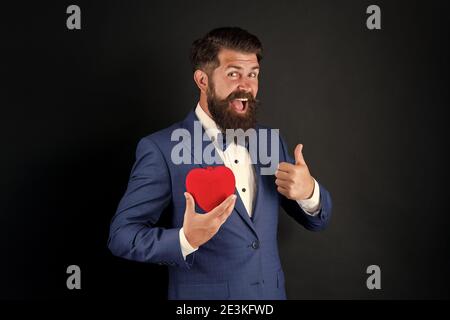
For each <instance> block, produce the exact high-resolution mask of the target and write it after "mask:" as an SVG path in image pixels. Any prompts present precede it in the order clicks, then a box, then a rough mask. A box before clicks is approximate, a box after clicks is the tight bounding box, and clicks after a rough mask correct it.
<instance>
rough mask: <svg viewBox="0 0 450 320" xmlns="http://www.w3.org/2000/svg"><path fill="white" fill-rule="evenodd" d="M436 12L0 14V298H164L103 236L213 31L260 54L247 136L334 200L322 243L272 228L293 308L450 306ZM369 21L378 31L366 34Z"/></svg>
mask: <svg viewBox="0 0 450 320" xmlns="http://www.w3.org/2000/svg"><path fill="white" fill-rule="evenodd" d="M444 3H445V1H441V2H438V1H435V2H430V1H420V2H413V1H395V2H394V1H376V2H372V1H331V0H330V1H317V0H316V1H313V0H310V1H179V2H175V1H164V2H162V1H159V2H153V1H95V3H94V2H93V1H76V2H67V1H54V2H53V3H52V2H49V1H45V2H44V1H39V2H38V3H37V2H34V3H30V4H25V3H24V2H20V3H19V4H17V5H16V6H14V5H12V4H8V5H6V4H2V8H1V13H2V14H1V24H2V27H1V42H0V43H1V51H2V53H1V54H2V56H1V74H2V85H1V92H2V93H1V111H2V116H1V122H0V123H1V130H2V132H1V164H0V170H1V171H0V172H1V179H0V181H1V182H0V186H1V190H0V192H1V193H0V194H1V202H0V298H3V299H17V298H27V299H46V298H58V299H83V298H90V299H99V298H117V299H122V298H130V299H146V300H148V301H150V300H152V299H164V298H165V295H166V281H167V278H166V277H167V273H166V270H165V267H161V266H157V265H151V264H140V263H135V262H130V261H125V260H121V259H119V258H116V257H113V256H112V255H111V254H110V252H109V251H108V249H107V247H106V242H107V238H108V229H109V222H110V220H111V218H112V216H113V214H114V213H115V210H116V207H117V204H118V202H119V200H120V198H121V196H122V195H123V193H124V192H125V188H126V184H127V181H128V175H129V173H130V170H131V166H132V164H133V162H134V152H135V148H136V145H137V142H138V141H139V139H140V138H141V137H143V136H145V135H147V134H149V133H152V132H154V131H156V130H159V129H162V128H164V127H167V126H169V125H170V124H172V123H174V122H176V121H179V120H181V119H183V118H184V117H185V115H186V114H187V112H188V111H189V110H190V109H191V108H193V107H195V105H196V103H197V98H198V92H197V90H196V87H195V84H194V82H193V80H192V72H191V69H190V65H189V61H188V50H189V47H190V44H191V43H192V41H193V40H194V39H197V38H199V37H200V36H202V35H203V34H205V33H206V32H207V31H209V30H210V29H212V28H214V27H218V26H240V27H242V28H245V29H247V30H249V31H250V32H252V33H254V34H256V35H257V36H258V37H259V38H260V39H261V41H262V43H263V45H264V47H265V57H264V59H263V61H262V64H261V66H262V73H261V79H260V90H259V98H260V99H261V101H262V108H261V110H260V120H261V122H262V123H264V124H266V125H269V126H271V127H274V128H280V130H281V133H282V135H283V136H284V137H285V138H286V140H287V141H288V143H289V146H290V147H291V149H292V150H293V148H294V147H295V144H297V143H303V144H304V146H305V147H304V156H305V159H306V161H307V163H308V165H309V167H310V169H311V171H312V174H313V175H314V176H315V177H316V178H317V180H318V181H320V182H321V183H322V184H324V185H325V186H326V187H327V189H328V190H329V191H330V192H331V194H332V197H333V204H334V208H333V216H332V220H331V223H330V225H329V228H328V229H327V230H326V231H324V232H320V233H311V232H308V231H306V230H305V229H303V228H302V227H301V226H300V225H298V224H296V223H295V222H294V220H292V219H291V218H290V217H288V216H287V215H286V214H285V213H284V212H281V213H280V219H281V220H280V225H279V247H280V254H281V259H282V263H283V266H284V270H285V274H286V280H287V293H288V298H290V299H412V298H415V299H421V298H425V299H429V298H449V297H450V279H449V277H450V276H449V270H450V259H449V252H450V245H449V227H450V218H449V216H448V215H449V210H448V205H447V204H448V202H447V201H448V200H447V198H446V196H447V184H448V178H449V177H448V170H447V163H448V161H447V158H446V157H445V156H444V154H445V151H446V149H447V137H446V133H447V130H446V129H447V128H446V127H447V124H448V118H447V113H446V109H447V108H448V102H449V96H448V95H449V94H448V75H449V73H448V71H449V63H448V57H449V50H448V39H449V32H448V27H447V26H448V12H449V11H448V8H447V7H446V6H445V5H444ZM70 4H77V5H79V6H80V7H81V19H82V29H81V30H76V31H69V30H68V29H67V28H66V18H67V16H68V15H67V14H66V8H67V6H69V5H70ZM370 4H377V5H379V6H380V7H381V20H382V30H375V31H370V30H368V29H367V28H366V18H367V17H368V15H367V14H366V8H367V6H369V5H370ZM71 264H76V265H79V266H80V267H81V271H82V273H81V282H82V289H81V290H78V291H77V290H73V291H70V290H68V289H67V288H66V278H67V274H66V268H67V266H69V265H71ZM371 264H376V265H379V266H380V267H381V286H382V289H381V290H372V291H371V290H368V289H367V288H366V278H367V277H368V275H367V274H366V268H367V266H369V265H371Z"/></svg>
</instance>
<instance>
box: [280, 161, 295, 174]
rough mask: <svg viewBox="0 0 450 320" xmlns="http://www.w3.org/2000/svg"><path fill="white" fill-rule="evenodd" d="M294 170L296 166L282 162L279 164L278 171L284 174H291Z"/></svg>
mask: <svg viewBox="0 0 450 320" xmlns="http://www.w3.org/2000/svg"><path fill="white" fill-rule="evenodd" d="M293 169H294V165H293V164H292V163H288V162H280V163H279V164H278V170H279V171H283V172H288V173H289V172H291V171H292V170H293Z"/></svg>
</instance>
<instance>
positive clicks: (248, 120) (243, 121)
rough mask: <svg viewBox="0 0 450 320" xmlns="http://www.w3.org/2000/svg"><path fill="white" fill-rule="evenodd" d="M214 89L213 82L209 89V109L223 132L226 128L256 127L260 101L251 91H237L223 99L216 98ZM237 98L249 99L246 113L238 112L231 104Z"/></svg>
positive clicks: (244, 128) (245, 128)
mask: <svg viewBox="0 0 450 320" xmlns="http://www.w3.org/2000/svg"><path fill="white" fill-rule="evenodd" d="M214 91H215V90H214V85H212V84H211V86H210V88H209V89H208V91H207V102H208V109H209V112H210V113H211V116H212V118H213V120H214V121H215V122H216V124H217V126H218V127H219V129H220V130H222V132H224V133H225V132H226V129H234V130H236V129H242V130H244V131H246V130H247V129H250V128H255V126H256V111H257V109H258V105H259V101H258V100H256V99H255V98H254V97H253V96H252V94H251V93H247V92H245V91H235V92H232V93H231V94H230V95H229V96H228V97H227V98H225V99H223V100H221V99H217V98H216V96H215V93H214ZM237 98H247V99H248V101H247V106H246V109H247V110H246V111H245V114H239V113H237V112H236V111H234V109H233V107H232V106H231V104H230V102H231V101H232V100H234V99H237Z"/></svg>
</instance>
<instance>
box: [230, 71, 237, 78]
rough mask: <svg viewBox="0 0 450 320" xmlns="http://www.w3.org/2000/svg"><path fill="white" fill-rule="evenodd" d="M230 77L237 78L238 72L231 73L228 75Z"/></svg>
mask: <svg viewBox="0 0 450 320" xmlns="http://www.w3.org/2000/svg"><path fill="white" fill-rule="evenodd" d="M228 76H229V77H236V76H237V72H230V73H229V74H228Z"/></svg>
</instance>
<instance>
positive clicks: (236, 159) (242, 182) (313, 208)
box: [180, 104, 320, 259]
mask: <svg viewBox="0 0 450 320" xmlns="http://www.w3.org/2000/svg"><path fill="white" fill-rule="evenodd" d="M195 114H196V115H197V117H198V119H199V120H200V123H201V124H202V126H203V128H204V129H205V131H206V134H207V135H208V136H209V138H210V139H211V140H212V141H213V142H214V143H216V141H217V135H218V134H219V133H221V131H220V129H219V128H218V127H217V125H216V123H215V122H214V120H213V119H211V117H209V116H208V114H206V112H205V111H204V110H203V109H202V107H201V106H200V104H197V107H196V108H195ZM216 150H217V152H218V154H219V155H220V157H221V158H222V160H223V164H224V165H225V166H226V167H228V168H229V169H231V171H233V174H234V177H235V179H236V190H237V191H238V193H239V196H240V197H241V199H242V202H243V204H244V206H245V209H247V212H248V214H249V215H250V216H251V215H252V212H253V204H254V203H253V200H254V197H255V195H256V178H255V172H254V169H253V165H252V162H251V157H250V153H249V152H248V150H247V148H246V147H245V146H242V145H240V144H236V143H234V142H233V143H231V144H230V145H229V146H228V147H227V148H226V150H225V151H222V149H221V148H220V147H219V145H218V144H216ZM297 203H298V204H299V206H300V207H301V208H302V209H303V210H304V211H305V212H306V213H307V214H309V215H312V216H314V215H316V214H318V213H319V208H320V190H319V185H318V183H317V181H316V180H315V179H314V192H313V195H312V196H311V198H309V199H306V200H299V201H297ZM180 245H181V251H182V253H183V258H185V259H186V256H187V255H188V254H191V253H192V252H194V251H196V250H197V249H198V248H193V247H192V246H191V245H190V244H189V242H188V241H187V239H186V236H185V234H184V231H183V228H181V229H180Z"/></svg>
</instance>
